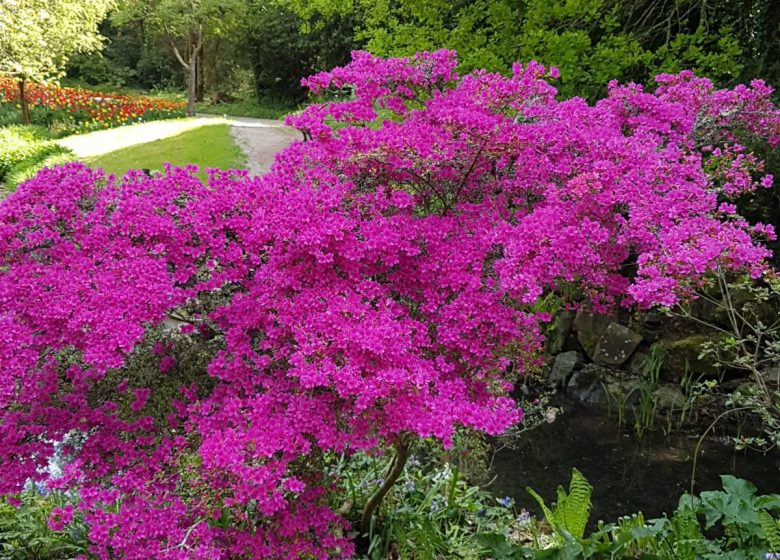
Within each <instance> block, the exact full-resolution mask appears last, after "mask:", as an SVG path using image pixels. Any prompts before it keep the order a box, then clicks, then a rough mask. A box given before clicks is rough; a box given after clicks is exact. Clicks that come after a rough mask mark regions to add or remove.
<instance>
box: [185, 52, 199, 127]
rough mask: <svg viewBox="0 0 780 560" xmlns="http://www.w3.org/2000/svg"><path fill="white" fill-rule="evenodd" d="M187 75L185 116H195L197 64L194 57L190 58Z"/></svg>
mask: <svg viewBox="0 0 780 560" xmlns="http://www.w3.org/2000/svg"><path fill="white" fill-rule="evenodd" d="M188 70H189V77H188V78H187V116H188V117H194V116H195V97H197V89H198V83H197V82H198V66H197V64H195V60H194V58H190V64H189V68H188Z"/></svg>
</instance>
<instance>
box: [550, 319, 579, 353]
mask: <svg viewBox="0 0 780 560" xmlns="http://www.w3.org/2000/svg"><path fill="white" fill-rule="evenodd" d="M573 323H574V313H573V312H572V311H561V312H560V313H558V314H557V315H556V316H555V318H554V319H553V321H552V325H551V329H550V334H549V335H548V336H547V352H548V353H549V354H551V355H555V354H560V353H561V352H563V348H564V346H566V339H567V338H569V334H570V333H571V326H572V324H573Z"/></svg>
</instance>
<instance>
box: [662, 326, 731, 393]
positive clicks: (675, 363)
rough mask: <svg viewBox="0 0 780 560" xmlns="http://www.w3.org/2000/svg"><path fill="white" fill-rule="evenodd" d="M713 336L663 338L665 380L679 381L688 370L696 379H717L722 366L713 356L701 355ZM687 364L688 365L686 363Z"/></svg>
mask: <svg viewBox="0 0 780 560" xmlns="http://www.w3.org/2000/svg"><path fill="white" fill-rule="evenodd" d="M710 340H712V338H710V337H707V336H705V335H700V334H697V335H692V336H689V337H686V338H680V339H675V340H661V341H659V342H658V344H660V345H661V348H663V351H664V361H663V366H662V368H661V371H662V375H663V378H664V380H666V381H668V382H673V383H679V382H680V381H681V380H682V379H683V377H684V376H685V374H686V367H687V372H688V374H689V375H691V376H692V377H693V379H694V381H695V380H699V379H715V378H718V377H719V376H720V372H721V369H722V368H721V367H720V366H719V365H718V363H717V362H716V361H715V359H714V358H713V357H712V356H706V357H699V356H700V355H701V353H702V350H703V349H704V345H705V343H707V342H708V341H710ZM686 364H687V365H686Z"/></svg>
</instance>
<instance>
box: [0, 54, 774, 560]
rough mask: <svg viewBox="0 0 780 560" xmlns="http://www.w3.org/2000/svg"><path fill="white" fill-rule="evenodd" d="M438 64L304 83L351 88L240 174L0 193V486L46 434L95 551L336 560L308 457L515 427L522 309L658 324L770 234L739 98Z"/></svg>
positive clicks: (173, 175) (532, 331)
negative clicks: (761, 220)
mask: <svg viewBox="0 0 780 560" xmlns="http://www.w3.org/2000/svg"><path fill="white" fill-rule="evenodd" d="M455 66H456V64H455V57H454V53H451V52H446V51H440V52H436V53H431V54H421V55H418V56H416V57H414V58H412V59H410V60H407V59H390V60H382V59H378V58H375V57H372V56H371V55H369V54H367V53H356V54H355V56H354V61H353V62H352V63H351V64H349V65H348V66H346V67H344V68H337V69H335V70H333V71H332V72H328V73H323V74H320V75H317V76H314V77H311V78H309V79H308V80H307V81H306V83H307V84H308V85H309V87H310V88H311V89H312V90H313V91H314V92H323V91H326V90H338V91H341V90H344V89H345V88H348V87H349V88H351V91H352V92H353V93H354V95H352V96H351V97H349V99H348V100H347V101H341V102H332V103H325V104H321V105H313V106H311V107H309V108H308V109H307V110H306V111H304V112H303V113H302V114H300V115H298V116H296V117H292V118H290V119H289V121H290V123H291V124H293V125H294V126H297V127H299V128H300V129H302V130H306V131H307V132H308V133H309V134H311V135H312V137H313V140H312V141H309V142H299V143H295V144H293V145H292V146H291V147H290V148H289V149H287V150H286V151H285V152H283V153H282V154H280V155H279V156H278V158H277V161H276V164H275V166H274V168H273V170H272V171H271V173H269V174H268V175H266V176H263V177H255V178H251V177H249V176H247V174H246V173H245V172H240V171H237V172H230V173H223V172H212V173H211V176H210V179H209V181H208V184H206V185H204V184H202V183H201V182H200V181H199V180H198V179H197V178H196V177H195V175H194V174H193V171H194V170H193V169H169V170H167V172H166V173H165V174H164V176H161V177H155V178H149V177H146V176H145V175H143V174H141V173H140V172H139V173H130V174H129V175H127V176H126V177H124V178H123V179H121V180H116V179H114V178H113V177H105V176H104V175H103V173H102V172H101V171H95V170H91V169H88V168H86V167H84V166H82V165H80V164H71V165H68V166H65V167H62V168H59V169H53V170H44V171H42V172H41V173H40V174H39V175H38V176H37V177H35V178H34V179H32V180H30V181H28V182H27V183H26V184H24V185H23V186H22V187H21V188H20V189H19V191H18V192H16V193H15V194H13V195H12V196H11V197H9V198H8V199H7V200H6V201H5V202H3V203H2V205H0V362H1V363H2V364H3V371H2V374H0V422H2V426H3V430H2V432H0V469H2V472H3V476H2V477H0V492H2V493H6V494H10V493H14V492H18V491H19V490H20V488H21V487H22V485H23V484H24V482H25V480H27V479H30V478H32V479H44V478H46V477H47V476H48V475H47V474H46V473H45V471H44V469H43V467H45V466H46V464H47V460H48V458H49V457H50V456H51V454H52V452H53V444H54V442H62V444H61V446H60V447H61V448H62V449H61V451H63V452H64V454H65V456H66V457H67V460H66V461H65V463H66V464H65V466H64V467H63V473H62V476H61V477H59V478H57V479H56V480H54V481H50V482H49V485H50V486H55V487H58V488H62V489H69V490H73V491H77V492H78V495H79V497H80V503H79V506H78V510H79V515H83V516H84V518H85V520H86V522H87V524H88V525H89V528H90V529H89V539H90V542H91V546H92V552H93V554H94V555H95V556H96V557H98V558H102V559H108V558H126V559H148V558H160V559H179V558H182V559H183V558H204V559H205V558H209V559H213V558H278V559H293V558H295V559H298V558H328V557H349V556H350V555H351V554H352V553H353V549H354V546H353V544H352V542H351V540H350V538H349V530H350V527H349V523H348V522H347V520H346V519H344V518H343V517H342V516H340V515H339V514H337V513H336V511H337V509H338V506H339V505H340V504H339V501H338V496H333V495H332V492H331V491H332V488H334V484H333V482H334V481H333V480H331V479H329V474H328V472H327V469H325V468H323V457H324V456H325V455H327V454H333V453H345V454H347V455H349V454H350V453H353V452H355V451H367V452H377V451H381V450H383V449H387V448H389V447H390V446H391V445H392V444H393V443H394V442H397V441H398V440H399V438H405V437H410V436H416V437H422V438H435V439H437V440H440V441H442V442H443V443H444V444H445V445H447V444H448V443H449V442H450V441H451V438H452V436H453V432H454V430H455V429H456V427H459V426H463V427H467V428H471V429H474V430H477V431H480V432H484V433H487V434H498V433H501V432H502V431H504V430H505V429H506V428H507V427H508V426H509V425H511V424H512V423H514V422H518V421H520V420H521V417H522V413H521V411H520V410H519V409H518V407H517V405H516V404H515V403H514V402H513V401H512V400H511V399H510V398H508V396H507V394H508V391H509V390H510V389H511V383H510V382H511V379H508V378H507V372H508V371H510V370H511V371H519V372H520V373H522V372H523V371H524V368H527V367H529V366H532V365H534V364H535V362H536V360H537V359H538V350H539V349H540V346H541V344H542V342H543V341H542V336H541V334H540V333H541V331H540V327H539V325H540V323H541V322H543V321H545V320H547V319H548V318H547V317H546V316H545V315H544V314H542V313H538V312H536V311H535V308H534V303H535V302H536V301H537V300H538V299H539V298H540V296H542V295H544V294H546V293H549V292H550V291H553V290H564V289H565V290H566V291H567V292H568V293H571V292H572V291H576V292H578V293H579V294H580V295H581V296H582V297H583V298H586V299H588V300H589V301H591V302H592V303H593V305H596V306H607V305H638V306H640V307H649V306H652V305H659V304H660V305H673V304H674V303H675V302H677V301H679V300H680V299H684V298H687V297H690V295H691V290H692V289H693V288H695V287H696V286H697V285H698V283H699V282H700V281H701V279H702V277H703V276H704V275H705V274H706V273H707V272H708V271H710V270H713V269H715V268H718V267H721V268H726V269H730V270H735V271H747V272H749V273H751V274H753V275H755V276H758V275H761V274H763V273H764V272H765V270H766V266H765V263H764V261H765V258H766V257H767V256H768V251H767V250H766V249H765V248H764V247H762V246H761V244H760V239H762V238H770V239H772V238H774V232H773V231H772V229H771V227H769V226H765V225H751V224H749V223H747V222H746V221H745V220H744V219H742V218H741V217H740V216H739V215H738V214H737V213H736V210H735V206H734V204H733V201H734V200H736V198H737V197H740V196H744V195H745V194H749V193H750V192H752V191H754V190H755V189H757V188H763V187H769V186H771V177H766V176H762V164H761V162H760V161H758V160H757V159H756V158H755V157H753V156H752V155H751V154H750V153H746V150H745V149H744V148H743V147H742V146H741V145H740V142H741V141H742V139H743V138H746V137H750V138H753V139H755V138H758V139H764V140H766V141H768V142H770V143H772V144H773V145H776V144H777V143H778V142H780V113H779V112H778V110H777V109H775V108H774V106H773V105H772V103H771V101H770V97H769V96H770V93H771V89H770V88H769V87H767V86H766V85H765V84H763V83H762V82H758V81H757V82H754V83H752V84H751V85H750V86H749V87H748V86H744V87H743V86H740V87H737V88H734V89H733V90H715V89H714V88H713V87H712V85H711V84H710V83H709V82H708V81H707V80H704V79H699V78H696V77H694V76H693V75H691V74H690V73H687V72H683V73H681V74H679V75H675V76H668V75H664V76H659V77H658V82H659V86H658V88H657V89H656V90H655V91H653V92H646V91H644V90H643V89H642V88H641V87H640V86H637V85H633V84H632V85H626V86H623V85H618V84H610V86H609V94H608V96H607V98H606V99H604V100H602V101H600V102H598V103H597V104H596V105H595V106H589V105H588V104H587V103H586V102H585V101H583V100H581V99H577V98H575V99H570V100H567V101H563V102H561V101H558V100H556V98H555V89H554V87H553V86H552V85H550V83H549V82H548V77H554V75H555V70H554V69H550V70H546V69H545V68H543V67H541V66H540V65H538V64H534V63H531V64H529V65H527V66H521V65H516V66H515V67H514V68H513V72H512V75H511V76H510V77H505V76H502V75H499V74H491V73H487V72H475V73H473V74H470V75H467V76H464V77H458V76H457V74H456V73H455ZM510 366H513V367H510ZM70 515H72V512H67V516H70ZM65 522H67V519H66V515H64V512H62V513H59V514H58V517H57V519H55V520H54V521H53V523H55V525H56V524H58V523H59V524H62V523H65Z"/></svg>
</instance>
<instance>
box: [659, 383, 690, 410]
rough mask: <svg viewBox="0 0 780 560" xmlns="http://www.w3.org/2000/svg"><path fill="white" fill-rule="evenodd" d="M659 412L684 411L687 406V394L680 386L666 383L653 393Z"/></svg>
mask: <svg viewBox="0 0 780 560" xmlns="http://www.w3.org/2000/svg"><path fill="white" fill-rule="evenodd" d="M653 398H654V399H655V403H656V407H657V408H658V410H682V409H683V408H684V406H685V394H684V393H683V391H682V389H681V388H680V386H679V385H676V384H674V383H665V384H664V385H661V386H660V387H658V389H656V390H655V392H654V393H653Z"/></svg>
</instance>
